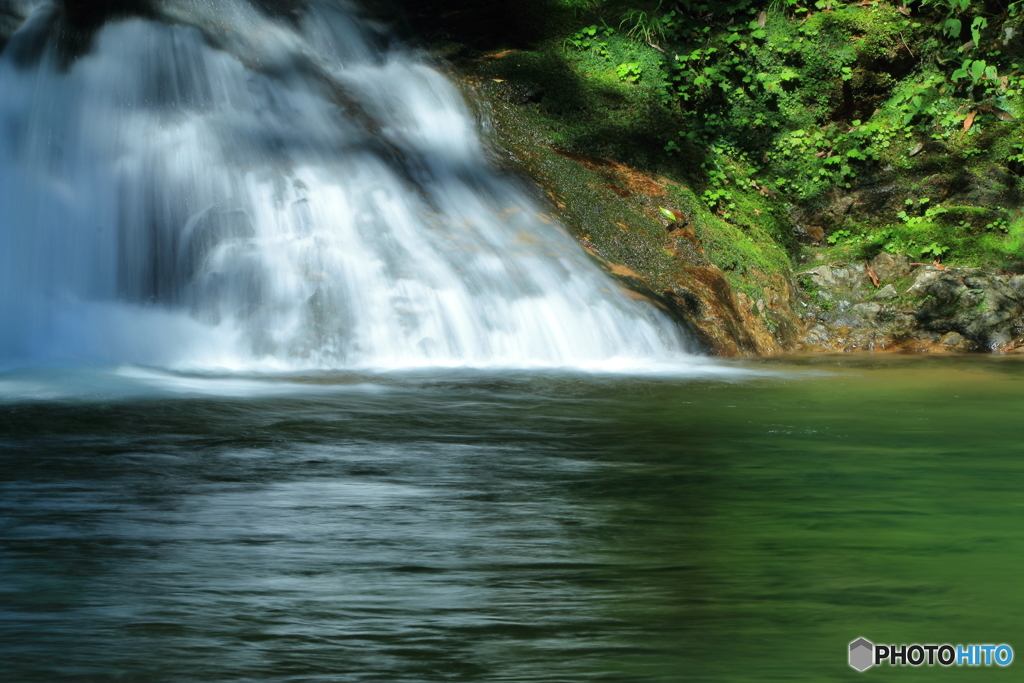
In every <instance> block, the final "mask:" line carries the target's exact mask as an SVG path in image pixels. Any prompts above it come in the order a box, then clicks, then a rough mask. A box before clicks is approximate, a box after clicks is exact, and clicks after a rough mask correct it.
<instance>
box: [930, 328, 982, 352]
mask: <svg viewBox="0 0 1024 683" xmlns="http://www.w3.org/2000/svg"><path fill="white" fill-rule="evenodd" d="M938 343H939V345H940V346H944V347H946V348H947V349H948V350H950V351H959V352H966V351H971V350H973V349H975V348H977V344H975V343H974V342H972V341H971V340H970V339H966V338H965V337H964V336H963V335H961V334H959V333H958V332H947V333H946V334H944V335H942V337H941V338H939V342H938Z"/></svg>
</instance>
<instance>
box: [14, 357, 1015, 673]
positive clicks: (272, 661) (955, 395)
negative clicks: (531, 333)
mask: <svg viewBox="0 0 1024 683" xmlns="http://www.w3.org/2000/svg"><path fill="white" fill-rule="evenodd" d="M724 367H725V368H726V369H727V371H728V372H725V373H724V374H712V375H710V376H704V377H696V378H694V377H691V378H686V377H675V378H667V377H661V378H656V377H608V376H604V377H600V376H583V375H562V376H551V375H536V374H532V375H531V374H525V375H523V374H490V375H471V374H461V375H459V376H455V377H453V376H439V375H432V376H431V375H418V376H417V375H404V376H386V377H380V376H376V377H358V378H353V377H341V376H327V377H304V378H291V380H290V381H288V382H285V381H284V380H273V379H265V378H256V379H253V380H252V384H251V386H250V385H246V384H245V382H242V383H241V384H240V385H239V384H237V383H233V382H235V380H230V381H227V384H217V381H219V380H216V381H215V380H210V379H208V378H189V377H170V378H169V379H167V384H168V386H171V385H174V389H173V390H169V389H167V388H166V386H165V387H164V388H163V389H160V390H156V389H153V390H146V391H142V390H139V389H138V387H134V388H131V390H128V389H126V388H125V386H122V385H119V384H117V382H113V381H112V384H111V385H110V386H109V387H108V388H107V389H106V390H104V391H94V392H93V393H91V394H89V393H88V392H86V393H82V392H77V393H76V391H67V392H64V393H61V391H58V390H56V389H53V388H52V387H50V388H49V389H46V390H41V389H38V387H39V386H43V385H46V382H48V381H51V380H52V378H49V379H47V378H42V379H40V377H37V376H35V375H25V374H22V375H17V374H12V373H8V374H7V375H3V376H0V387H4V386H6V387H7V394H6V398H5V399H4V401H3V402H2V403H0V677H2V679H3V680H5V681H6V680H11V681H36V680H38V681H53V680H96V681H106V680H111V681H115V680H116V681H221V680H274V681H286V680H287V681H314V680H317V681H319V680H323V681H349V680H351V681H435V680H438V681H440V680H445V681H447V680H451V681H584V680H595V681H733V682H738V681H844V680H850V681H853V680H866V679H868V678H869V677H870V678H872V679H876V680H894V681H895V680H901V681H902V680H908V681H916V680H951V681H987V680H1019V679H1020V674H1019V673H1018V670H1019V668H1020V667H1021V666H1024V661H1020V662H1018V661H1015V662H1014V663H1013V664H1012V665H1011V666H1009V667H1006V668H1000V667H995V666H992V667H976V668H970V667H950V668H948V669H947V668H941V667H927V666H923V667H920V668H916V669H915V668H912V667H892V668H890V667H885V666H883V667H875V668H873V669H871V670H869V671H868V672H866V673H863V674H862V673H858V672H856V671H854V670H853V669H851V668H850V667H849V666H848V665H847V661H846V657H847V645H848V643H849V642H850V641H852V640H854V639H855V638H857V637H860V636H864V637H866V638H868V639H869V640H872V641H874V642H876V643H914V642H917V643H952V644H957V643H964V644H966V643H995V644H999V643H1007V644H1009V645H1011V646H1013V647H1014V648H1015V651H1016V652H1018V653H1019V652H1024V619H1022V618H1021V615H1022V614H1024V587H1022V585H1021V584H1022V579H1024V571H1022V567H1021V564H1022V562H1024V495H1022V494H1024V457H1022V456H1024V453H1022V450H1024V449H1022V447H1021V435H1022V433H1024V431H1022V422H1024V418H1022V413H1024V411H1022V408H1024V401H1022V396H1024V392H1022V387H1024V363H1022V362H1020V361H1018V360H1016V359H1007V358H964V359H949V358H944V359H927V358H899V357H881V358H879V357H874V358H871V357H867V358H849V357H840V358H836V357H832V358H819V359H806V360H799V361H795V360H787V361H778V362H765V363H757V364H745V365H731V366H724ZM175 383H178V384H180V386H177V385H175ZM71 384H74V383H73V382H72V383H71ZM81 384H83V385H89V386H94V385H95V384H96V382H95V378H93V379H90V380H88V381H85V380H83V381H82V383H81ZM207 384H208V385H209V386H210V387H212V389H210V390H209V391H206V389H203V387H204V386H205V385H207ZM47 386H48V385H47ZM12 387H14V388H12ZM26 387H28V388H26ZM32 387H37V388H36V389H32ZM197 387H198V389H197ZM204 391H205V392H206V393H205V394H204ZM210 394H213V395H210Z"/></svg>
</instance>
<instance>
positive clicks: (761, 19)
mask: <svg viewBox="0 0 1024 683" xmlns="http://www.w3.org/2000/svg"><path fill="white" fill-rule="evenodd" d="M767 23H768V12H766V11H765V10H761V13H760V14H758V15H757V25H758V26H759V27H760V28H764V25H765V24H767Z"/></svg>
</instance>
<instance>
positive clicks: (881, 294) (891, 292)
mask: <svg viewBox="0 0 1024 683" xmlns="http://www.w3.org/2000/svg"><path fill="white" fill-rule="evenodd" d="M899 295H900V293H899V292H897V291H896V288H895V287H893V286H892V285H891V284H890V285H886V286H885V287H882V288H881V289H879V290H878V291H877V292H875V294H874V296H872V297H871V298H872V299H874V300H875V301H892V300H893V299H895V298H896V297H898V296H899Z"/></svg>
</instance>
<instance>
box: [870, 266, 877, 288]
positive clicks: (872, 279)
mask: <svg viewBox="0 0 1024 683" xmlns="http://www.w3.org/2000/svg"><path fill="white" fill-rule="evenodd" d="M868 277H869V278H871V284H873V285H874V286H875V287H877V286H878V276H877V275H875V269H874V268H872V267H871V266H868Z"/></svg>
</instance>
